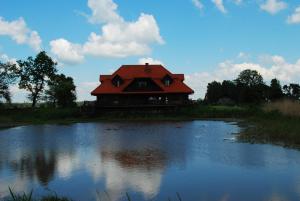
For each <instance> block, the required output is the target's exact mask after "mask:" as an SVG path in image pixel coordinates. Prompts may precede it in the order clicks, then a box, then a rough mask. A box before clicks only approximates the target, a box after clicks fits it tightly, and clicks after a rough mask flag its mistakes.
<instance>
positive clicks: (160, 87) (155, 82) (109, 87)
mask: <svg viewBox="0 0 300 201" xmlns="http://www.w3.org/2000/svg"><path fill="white" fill-rule="evenodd" d="M183 81H184V75H183V74H173V73H171V72H170V71H168V70H167V69H165V68H164V67H163V66H162V65H149V64H148V63H146V64H145V65H123V66H121V67H120V68H119V69H118V70H117V71H116V72H114V73H113V74H112V75H101V76H100V82H101V84H100V86H98V87H97V88H96V89H95V90H94V91H92V93H91V94H92V95H93V96H97V104H98V106H99V105H102V106H112V105H116V106H120V105H181V104H185V103H187V102H188V100H189V99H188V96H189V95H190V94H192V93H194V91H193V90H192V89H191V88H189V87H188V86H187V85H186V84H184V82H183Z"/></svg>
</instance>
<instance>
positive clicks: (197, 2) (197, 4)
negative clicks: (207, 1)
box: [192, 0, 204, 10]
mask: <svg viewBox="0 0 300 201" xmlns="http://www.w3.org/2000/svg"><path fill="white" fill-rule="evenodd" d="M192 2H193V4H194V6H195V7H196V8H198V9H199V10H202V9H203V8H204V6H203V4H202V2H201V1H200V0H192Z"/></svg>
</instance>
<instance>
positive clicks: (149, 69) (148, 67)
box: [145, 63, 151, 73]
mask: <svg viewBox="0 0 300 201" xmlns="http://www.w3.org/2000/svg"><path fill="white" fill-rule="evenodd" d="M145 72H146V73H150V72H151V68H150V65H149V63H145Z"/></svg>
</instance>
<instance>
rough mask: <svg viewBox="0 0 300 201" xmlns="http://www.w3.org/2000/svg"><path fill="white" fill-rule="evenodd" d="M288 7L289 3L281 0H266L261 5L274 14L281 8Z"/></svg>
mask: <svg viewBox="0 0 300 201" xmlns="http://www.w3.org/2000/svg"><path fill="white" fill-rule="evenodd" d="M286 8H287V3H285V2H284V1H281V0H266V2H265V3H264V4H261V5H260V9H262V10H264V11H266V12H268V13H270V14H272V15H274V14H276V13H278V12H279V11H281V10H284V9H286Z"/></svg>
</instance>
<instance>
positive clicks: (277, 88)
mask: <svg viewBox="0 0 300 201" xmlns="http://www.w3.org/2000/svg"><path fill="white" fill-rule="evenodd" d="M282 98H290V99H294V100H299V99H300V85H299V84H296V83H291V84H288V85H284V86H283V87H282V86H281V84H280V81H279V80H278V79H276V78H274V79H272V80H271V83H270V85H267V84H266V83H265V82H264V79H263V77H262V75H260V74H259V73H258V72H257V71H255V70H250V69H247V70H244V71H242V72H241V73H240V74H239V75H238V77H237V78H236V79H235V80H224V81H223V82H217V81H213V82H211V83H209V84H208V85H207V91H206V95H205V102H207V103H210V104H218V103H220V104H224V103H225V104H243V103H246V104H247V103H261V102H268V101H275V100H278V99H282Z"/></svg>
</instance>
